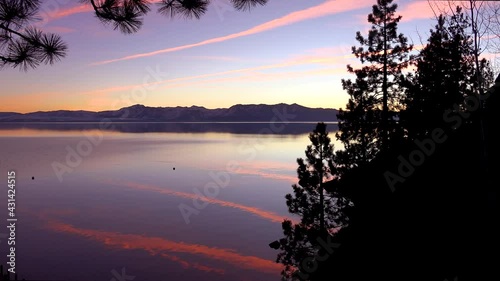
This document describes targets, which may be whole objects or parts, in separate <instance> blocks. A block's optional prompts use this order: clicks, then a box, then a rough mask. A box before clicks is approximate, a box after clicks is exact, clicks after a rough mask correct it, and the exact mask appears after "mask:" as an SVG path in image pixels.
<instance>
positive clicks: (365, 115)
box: [337, 0, 412, 168]
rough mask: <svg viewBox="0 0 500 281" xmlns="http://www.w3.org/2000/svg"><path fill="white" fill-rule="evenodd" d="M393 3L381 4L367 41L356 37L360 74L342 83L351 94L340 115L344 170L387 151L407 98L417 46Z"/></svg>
mask: <svg viewBox="0 0 500 281" xmlns="http://www.w3.org/2000/svg"><path fill="white" fill-rule="evenodd" d="M392 2H393V1H392V0H377V5H374V6H373V9H372V13H371V14H369V15H368V22H369V23H371V24H372V26H371V29H370V31H369V32H368V37H363V36H362V35H361V32H359V31H358V32H357V34H356V40H357V41H358V42H359V43H360V45H361V46H359V47H356V46H353V47H352V52H353V54H354V55H355V56H356V58H358V59H359V60H360V61H361V63H362V64H365V63H366V64H368V65H365V66H363V67H361V68H359V69H354V68H353V67H352V66H351V65H348V66H347V70H348V72H349V73H352V74H354V75H356V79H355V80H354V81H351V80H350V79H349V80H342V86H343V88H344V90H346V91H347V93H348V94H349V96H350V98H349V102H348V104H347V106H346V109H345V110H340V112H339V115H338V119H339V133H338V134H337V138H338V139H339V140H341V141H342V142H343V143H344V146H345V151H344V152H341V153H340V154H339V161H342V165H343V166H344V167H345V168H349V167H352V166H356V165H358V164H360V163H363V162H368V161H370V160H372V159H373V158H374V156H375V155H376V154H377V152H378V151H380V150H381V149H382V148H387V147H388V144H389V142H390V139H389V137H390V136H391V135H393V133H394V132H395V131H396V128H397V126H396V122H395V119H396V118H395V117H396V113H397V112H398V111H399V110H400V109H401V106H402V99H403V94H404V89H403V85H404V81H405V80H404V76H403V70H404V69H405V68H406V67H407V66H408V63H409V59H410V55H409V52H410V51H411V50H412V46H411V45H409V44H408V39H407V38H406V37H405V36H404V35H403V34H401V33H399V34H398V29H397V26H398V23H399V21H400V20H401V16H397V15H396V9H397V5H396V4H393V3H392Z"/></svg>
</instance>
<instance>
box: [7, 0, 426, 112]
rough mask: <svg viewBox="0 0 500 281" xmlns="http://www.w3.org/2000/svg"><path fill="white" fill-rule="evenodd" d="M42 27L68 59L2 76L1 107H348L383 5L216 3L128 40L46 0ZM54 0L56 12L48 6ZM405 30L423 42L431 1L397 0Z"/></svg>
mask: <svg viewBox="0 0 500 281" xmlns="http://www.w3.org/2000/svg"><path fill="white" fill-rule="evenodd" d="M45 2H46V3H45V5H44V6H43V7H42V9H41V11H40V16H41V17H42V18H43V20H42V21H41V22H39V23H37V25H38V26H39V27H41V28H42V29H43V30H45V31H47V32H55V33H59V34H61V36H62V37H63V39H64V40H65V42H67V44H68V46H69V52H68V56H67V57H66V58H64V59H63V60H62V61H61V62H58V63H56V64H55V65H53V66H45V65H43V66H40V67H39V68H37V69H35V70H30V71H28V73H25V72H21V71H19V70H17V69H4V70H2V87H1V90H0V111H16V112H30V111H38V110H56V109H72V110H74V109H84V110H108V109H118V108H121V107H125V106H130V105H132V104H138V103H140V104H144V105H148V106H191V105H198V106H205V107H207V108H217V107H228V106H231V105H233V104H238V103H241V104H249V103H266V104H274V103H281V102H284V103H298V104H301V105H304V106H309V107H329V108H332V107H333V108H340V107H344V105H345V104H346V102H347V94H346V93H345V92H344V91H343V90H342V86H341V82H340V80H341V79H342V78H349V77H350V75H349V74H348V73H347V71H346V65H347V64H348V63H356V62H357V60H355V59H353V58H352V55H351V52H350V47H351V46H352V45H357V42H356V41H355V39H354V37H355V33H356V31H358V30H359V31H362V32H363V34H366V30H368V28H369V27H370V25H369V24H368V22H367V21H366V17H367V15H368V14H369V13H370V12H371V6H372V5H373V4H375V0H329V1H325V0H286V1H284V0H270V1H269V3H268V4H267V5H266V6H263V7H260V6H259V7H256V8H254V9H253V10H252V11H251V12H238V11H235V10H233V9H232V8H231V7H229V6H228V3H229V2H228V1H227V0H213V1H212V4H211V5H210V6H209V8H208V11H207V13H206V14H205V15H204V16H203V17H202V18H201V19H200V20H195V19H191V20H190V19H183V18H176V19H170V18H166V17H164V16H162V15H159V14H157V13H156V8H153V11H151V12H150V14H149V15H148V16H147V17H146V18H145V21H144V26H143V27H142V29H141V30H140V31H139V32H138V33H136V34H132V35H124V34H121V33H120V32H119V31H115V30H113V29H112V27H111V26H103V25H102V24H101V23H100V22H99V21H98V20H97V19H96V18H95V16H94V15H93V14H92V11H90V8H89V7H88V6H83V5H82V4H81V3H80V2H79V1H77V0H54V1H45ZM50 2H52V6H48V5H47V3H50ZM396 3H398V5H399V9H398V10H399V14H401V15H403V21H402V23H401V24H400V31H401V32H403V33H405V35H407V36H408V37H410V38H411V40H413V43H414V44H415V45H420V39H419V34H420V36H421V37H422V39H421V40H422V41H425V40H426V38H427V36H428V34H429V29H430V28H431V27H432V26H434V24H435V22H434V20H432V18H433V13H432V10H431V9H430V8H429V6H428V3H427V1H408V0H399V1H396Z"/></svg>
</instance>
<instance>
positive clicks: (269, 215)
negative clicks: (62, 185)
mask: <svg viewBox="0 0 500 281" xmlns="http://www.w3.org/2000/svg"><path fill="white" fill-rule="evenodd" d="M112 184H119V185H120V186H127V187H130V188H134V189H140V190H147V191H153V192H157V193H161V194H167V195H173V196H177V197H182V198H187V199H193V200H201V201H205V202H208V203H209V204H215V205H219V206H222V207H228V208H234V209H238V210H240V211H244V212H247V213H251V214H253V215H256V216H259V217H261V218H264V219H266V220H269V221H271V222H279V223H281V222H283V220H284V219H285V217H283V216H280V215H278V214H276V213H274V212H270V211H265V210H262V209H259V208H256V207H250V206H246V205H241V204H238V203H234V202H230V201H224V200H220V199H216V198H209V197H200V196H198V195H196V194H195V193H187V192H181V191H175V190H171V189H167V188H160V187H158V186H153V185H147V184H141V183H134V182H123V183H112Z"/></svg>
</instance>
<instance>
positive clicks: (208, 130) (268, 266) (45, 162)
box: [0, 123, 337, 281]
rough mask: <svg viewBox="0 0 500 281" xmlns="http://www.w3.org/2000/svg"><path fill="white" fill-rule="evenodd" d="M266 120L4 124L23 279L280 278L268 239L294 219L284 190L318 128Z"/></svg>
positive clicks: (1, 156)
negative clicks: (284, 222)
mask: <svg viewBox="0 0 500 281" xmlns="http://www.w3.org/2000/svg"><path fill="white" fill-rule="evenodd" d="M271 125H273V124H265V123H257V124H151V123H146V124H117V125H115V126H114V127H113V128H112V129H110V130H101V129H100V128H99V125H98V124H78V125H75V124H0V172H1V173H0V177H3V179H1V178H0V181H1V182H4V183H6V181H7V171H9V170H15V171H16V177H17V186H16V188H17V192H16V211H17V218H18V222H17V224H16V271H17V272H18V274H19V277H20V278H26V279H27V280H32V279H33V280H35V279H36V280H75V281H79V280H86V281H88V280H101V281H110V280H113V278H115V279H114V280H115V281H117V280H132V279H131V278H132V277H134V280H138V281H139V280H140V281H153V280H154V281H159V280H165V281H167V280H197V281H204V280H279V276H280V270H281V266H280V265H279V264H277V263H275V259H276V254H277V251H276V250H273V249H271V248H269V246H268V244H269V243H270V242H272V241H274V240H276V239H278V238H281V237H282V230H281V224H280V223H281V221H282V220H283V218H285V217H290V215H289V214H288V212H287V208H286V204H285V199H284V195H285V194H286V193H289V192H291V190H292V189H291V184H293V183H294V182H296V168H297V165H296V162H295V161H296V158H298V157H304V150H305V148H306V146H307V145H308V144H309V140H308V132H309V131H311V130H312V129H314V127H315V124H314V123H310V124H288V125H283V126H284V127H281V125H280V126H279V127H271ZM277 128H282V129H281V130H278V129H277ZM329 128H330V131H331V132H332V133H331V136H332V138H334V137H333V132H334V131H335V130H336V129H337V127H336V126H335V125H329ZM270 129H272V130H270ZM270 131H274V132H278V133H277V134H269V132H270ZM174 168H175V169H174ZM32 177H34V180H33V179H32ZM3 186H4V192H1V194H0V200H1V201H0V206H2V207H3V210H4V211H2V218H3V219H2V221H1V222H0V225H2V224H5V225H7V222H6V219H7V192H5V189H6V187H5V186H6V184H4V185H3ZM200 198H204V199H200ZM181 210H182V212H181ZM183 212H184V215H183ZM0 229H3V230H0V234H2V233H4V234H6V233H7V231H6V230H5V229H6V227H5V226H3V227H1V228H0ZM0 239H2V238H0ZM2 240H4V239H2ZM1 242H2V243H0V249H1V251H0V253H1V254H2V255H1V260H2V264H3V265H4V266H5V264H6V262H7V260H6V253H7V249H8V245H7V243H6V241H1ZM127 278H128V279H127Z"/></svg>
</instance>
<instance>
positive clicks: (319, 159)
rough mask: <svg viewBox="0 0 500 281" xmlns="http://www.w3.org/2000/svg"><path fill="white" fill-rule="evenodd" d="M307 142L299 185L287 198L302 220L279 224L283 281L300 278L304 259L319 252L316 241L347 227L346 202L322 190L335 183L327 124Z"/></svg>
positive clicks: (294, 212) (299, 160)
mask: <svg viewBox="0 0 500 281" xmlns="http://www.w3.org/2000/svg"><path fill="white" fill-rule="evenodd" d="M309 139H310V140H311V143H312V144H311V145H308V146H307V150H306V151H305V154H306V157H307V158H306V160H304V159H302V158H299V159H297V163H298V165H299V167H298V169H297V173H298V177H299V182H298V184H294V185H293V186H292V187H293V194H287V195H286V204H287V206H288V210H289V212H290V213H292V214H295V215H299V216H300V217H301V220H300V222H299V223H297V224H293V223H292V221H290V220H285V221H284V222H283V224H282V227H283V232H284V235H285V238H283V239H281V240H280V249H281V250H282V251H281V253H279V254H278V258H277V261H278V262H280V263H282V264H284V265H285V267H286V268H285V270H284V271H283V272H282V276H283V277H284V278H285V279H292V280H294V279H297V278H299V279H303V277H301V274H300V273H301V270H303V267H304V266H307V265H304V260H306V258H310V259H311V258H314V257H315V255H316V254H317V253H318V249H317V246H318V239H319V238H320V237H321V238H323V239H326V238H325V237H326V235H328V233H329V232H332V231H333V230H336V229H337V228H339V227H342V226H344V225H346V224H347V218H346V217H345V216H344V214H343V211H342V210H344V208H346V207H347V206H349V205H350V203H349V201H348V200H347V199H346V198H343V197H340V196H339V194H338V193H336V192H334V191H329V192H327V193H325V190H324V189H325V188H324V185H325V182H328V184H329V185H330V186H331V185H332V184H333V185H334V184H335V182H336V181H337V177H336V171H337V170H336V167H335V163H334V162H333V158H334V151H333V145H332V144H331V140H330V137H329V136H328V132H327V131H326V125H325V124H324V123H318V124H317V126H316V129H315V130H314V131H313V132H312V133H310V134H309ZM327 180H328V181H327ZM303 275H304V273H303Z"/></svg>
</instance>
